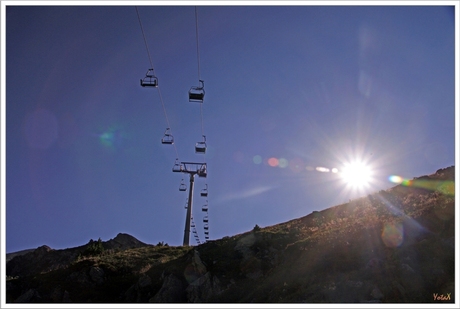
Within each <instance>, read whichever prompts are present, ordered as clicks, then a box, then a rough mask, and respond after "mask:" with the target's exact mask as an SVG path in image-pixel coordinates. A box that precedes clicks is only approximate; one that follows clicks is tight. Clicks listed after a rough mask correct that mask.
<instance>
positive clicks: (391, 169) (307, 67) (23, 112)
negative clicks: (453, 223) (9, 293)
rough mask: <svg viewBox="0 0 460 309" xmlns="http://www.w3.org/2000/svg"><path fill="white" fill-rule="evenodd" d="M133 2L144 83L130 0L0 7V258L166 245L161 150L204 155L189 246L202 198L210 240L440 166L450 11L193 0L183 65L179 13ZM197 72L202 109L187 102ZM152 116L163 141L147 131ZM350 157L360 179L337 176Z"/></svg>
mask: <svg viewBox="0 0 460 309" xmlns="http://www.w3.org/2000/svg"><path fill="white" fill-rule="evenodd" d="M433 3H434V2H433ZM452 3H453V2H452ZM146 4H151V3H149V2H145V4H144V3H142V5H141V6H139V7H138V12H139V16H140V18H141V22H142V27H143V29H144V34H145V39H146V42H147V46H148V51H149V53H150V57H151V59H152V62H153V66H154V70H155V71H154V72H155V75H156V77H158V80H159V88H147V87H145V88H143V87H141V86H140V79H141V78H143V77H145V74H146V71H147V70H148V69H149V68H150V61H149V54H148V52H147V49H146V46H145V43H144V37H143V33H142V31H141V27H140V24H139V20H138V15H137V13H136V8H135V6H132V5H130V4H129V3H128V4H127V5H126V6H46V7H45V6H33V7H31V6H14V3H12V5H13V6H6V7H2V9H3V10H5V16H6V21H5V25H6V30H4V29H5V28H3V29H2V30H3V31H4V32H3V33H4V34H6V46H5V48H4V50H5V52H6V57H5V58H6V60H5V62H6V70H5V76H6V82H5V85H4V87H5V89H6V100H5V102H3V101H2V112H3V111H6V123H5V124H4V123H2V128H3V129H6V135H5V136H6V142H5V145H6V150H4V149H3V148H2V156H6V173H5V174H4V175H3V176H4V177H5V180H6V185H5V192H6V199H4V201H5V203H4V204H5V205H3V204H2V208H3V209H4V211H5V214H6V220H5V221H6V225H5V227H3V226H2V229H3V228H4V230H3V231H4V232H5V233H6V252H14V251H18V250H22V249H28V248H35V247H38V246H41V245H43V244H46V245H48V246H50V247H52V248H56V249H61V248H68V247H74V246H78V245H81V244H84V243H87V242H88V241H89V240H90V239H98V238H99V237H100V238H101V239H102V240H108V239H111V238H113V237H115V236H116V235H117V234H118V233H129V234H131V235H133V236H134V237H136V238H138V239H139V240H141V241H143V242H146V243H150V244H156V243H158V242H159V241H164V242H166V243H168V244H170V245H181V244H182V240H183V233H184V224H185V215H186V210H185V207H184V206H185V203H186V198H187V196H188V191H187V192H180V191H179V190H178V188H179V185H180V183H181V180H182V179H184V181H185V183H186V184H187V185H188V180H189V177H188V175H187V174H182V173H173V172H172V167H173V165H174V163H175V159H176V158H178V159H179V160H180V161H192V162H206V163H207V166H208V177H206V178H201V177H195V190H194V199H193V216H194V220H195V222H196V225H197V232H198V234H199V237H200V239H201V241H204V238H205V237H204V234H203V222H202V219H203V216H204V213H203V212H202V211H201V207H202V206H203V205H204V204H205V203H206V199H207V203H208V206H209V212H208V214H209V236H210V239H211V240H212V239H219V238H222V237H224V236H231V235H235V234H239V233H243V232H246V231H249V230H251V229H252V228H253V227H254V226H255V225H256V224H257V225H259V226H261V227H265V226H270V225H274V224H278V223H281V222H286V221H289V220H291V219H295V218H298V217H301V216H305V215H308V214H309V213H311V212H312V211H314V210H322V209H325V208H328V207H331V206H334V205H337V204H341V203H343V202H347V201H349V200H350V199H353V198H357V197H360V196H363V195H366V194H368V193H373V192H376V191H378V190H382V189H387V188H389V187H392V186H394V185H396V184H395V183H392V182H390V181H389V180H388V177H389V176H392V175H397V176H401V177H403V178H410V179H412V178H413V177H416V176H422V175H426V174H431V173H434V172H435V171H436V170H437V169H439V168H445V167H448V166H451V165H454V164H455V138H454V137H455V112H456V109H455V106H456V105H455V104H456V102H455V90H456V88H455V84H454V77H455V63H454V60H455V34H454V28H455V17H454V9H453V7H446V6H405V7H402V6H340V7H338V6H306V5H303V6H302V5H299V6H219V5H209V6H198V7H197V16H198V43H199V45H198V46H199V68H200V70H199V72H198V59H197V38H196V28H195V26H196V20H195V7H194V6H192V5H190V6H182V5H178V6H158V5H157V6H152V5H146ZM364 4H365V3H364ZM2 6H3V3H2ZM457 9H458V7H457ZM457 12H458V11H457ZM457 30H458V29H457ZM457 52H458V51H457ZM198 76H200V77H201V79H203V80H204V86H205V87H204V88H205V91H206V94H205V98H204V102H203V103H202V104H200V103H191V102H189V101H188V91H189V89H190V87H192V86H197V85H198ZM2 83H3V81H2ZM159 92H160V93H161V96H160V95H159ZM162 102H163V104H164V109H163V104H162ZM457 104H458V102H457ZM164 111H166V114H165V112H164ZM201 119H202V121H201ZM168 126H169V127H170V128H171V132H172V134H173V136H174V139H175V144H174V145H163V144H161V142H160V141H161V138H162V137H163V133H164V132H165V129H166V128H167V127H168ZM202 133H204V134H205V135H206V139H207V151H206V154H205V155H202V154H195V152H194V145H195V143H196V142H197V141H200V140H201V139H202ZM353 162H361V163H362V164H364V165H366V166H367V167H368V168H369V169H370V170H371V173H372V175H371V176H370V178H369V181H368V183H367V186H364V187H360V188H358V187H356V186H351V185H350V184H349V183H347V182H346V181H345V180H344V179H343V177H342V176H343V173H342V172H343V171H344V166H345V165H346V164H348V163H353ZM2 183H3V181H2ZM206 185H208V192H209V195H208V197H207V198H204V197H201V196H200V194H199V192H200V190H201V189H203V188H204V187H205V186H206ZM190 243H191V244H195V243H196V242H195V240H194V237H193V235H192V237H191V240H190Z"/></svg>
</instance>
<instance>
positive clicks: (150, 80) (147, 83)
mask: <svg viewBox="0 0 460 309" xmlns="http://www.w3.org/2000/svg"><path fill="white" fill-rule="evenodd" d="M141 86H142V87H158V78H157V77H156V76H155V75H154V74H153V69H148V71H147V73H145V77H144V78H142V79H141Z"/></svg>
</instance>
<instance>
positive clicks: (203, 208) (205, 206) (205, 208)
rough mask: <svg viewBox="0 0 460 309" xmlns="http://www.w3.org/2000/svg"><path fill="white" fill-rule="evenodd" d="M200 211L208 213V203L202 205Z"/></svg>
mask: <svg viewBox="0 0 460 309" xmlns="http://www.w3.org/2000/svg"><path fill="white" fill-rule="evenodd" d="M201 210H202V211H204V212H207V211H208V201H206V204H204V205H203V207H202V208H201Z"/></svg>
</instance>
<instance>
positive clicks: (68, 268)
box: [6, 167, 455, 304]
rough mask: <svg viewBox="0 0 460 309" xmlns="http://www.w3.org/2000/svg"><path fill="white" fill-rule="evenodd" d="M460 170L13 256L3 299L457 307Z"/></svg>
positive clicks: (9, 264) (28, 300)
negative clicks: (208, 232) (205, 236)
mask: <svg viewBox="0 0 460 309" xmlns="http://www.w3.org/2000/svg"><path fill="white" fill-rule="evenodd" d="M454 171H455V169H454V167H449V168H446V169H440V170H438V171H437V172H436V173H434V174H432V175H429V176H422V177H418V178H414V179H413V180H411V181H405V182H403V183H402V184H401V185H398V186H395V187H393V188H391V189H389V190H386V191H383V190H382V191H380V192H378V193H375V194H371V195H368V196H366V197H362V198H360V199H356V200H353V201H350V202H349V203H345V204H342V205H337V206H335V207H331V208H328V209H326V210H323V211H315V212H313V213H311V214H309V215H307V216H305V217H302V218H299V219H295V220H291V221H289V222H285V223H281V224H278V225H274V226H270V227H265V228H259V227H258V226H256V227H255V228H254V230H252V231H249V232H247V233H244V234H240V235H236V236H232V237H224V238H223V239H219V240H215V241H208V242H206V243H204V244H202V245H199V246H196V247H169V246H167V245H166V246H165V245H163V244H158V245H157V246H153V245H147V244H144V243H141V242H139V241H138V240H136V239H135V238H134V237H132V236H129V235H127V234H119V235H118V236H117V237H115V239H113V240H110V241H107V242H102V241H100V240H99V241H98V242H94V241H92V242H90V243H88V244H86V245H85V246H81V247H77V248H70V249H65V250H52V249H50V248H49V247H46V246H43V247H40V248H37V249H36V250H35V251H33V252H31V253H27V254H25V255H21V256H17V257H15V258H13V259H12V260H11V261H9V262H8V263H7V265H6V266H7V275H8V278H7V282H6V284H7V286H6V297H7V299H6V300H7V302H10V303H13V302H31V303H65V302H74V303H148V302H150V303H436V304H437V303H454V302H455V294H454V292H455V262H454V261H455V235H454V234H455V199H454V180H455V172H454Z"/></svg>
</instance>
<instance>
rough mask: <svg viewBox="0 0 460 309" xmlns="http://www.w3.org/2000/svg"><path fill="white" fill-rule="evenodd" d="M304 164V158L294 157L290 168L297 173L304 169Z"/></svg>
mask: <svg viewBox="0 0 460 309" xmlns="http://www.w3.org/2000/svg"><path fill="white" fill-rule="evenodd" d="M304 166H305V165H304V163H303V161H302V159H300V158H294V159H292V160H291V161H290V162H289V168H290V169H291V170H292V171H293V172H295V173H297V172H300V171H301V170H303V169H304Z"/></svg>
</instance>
